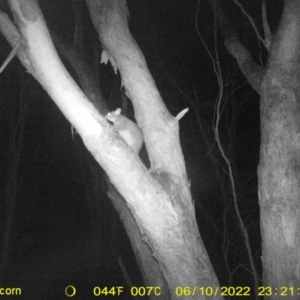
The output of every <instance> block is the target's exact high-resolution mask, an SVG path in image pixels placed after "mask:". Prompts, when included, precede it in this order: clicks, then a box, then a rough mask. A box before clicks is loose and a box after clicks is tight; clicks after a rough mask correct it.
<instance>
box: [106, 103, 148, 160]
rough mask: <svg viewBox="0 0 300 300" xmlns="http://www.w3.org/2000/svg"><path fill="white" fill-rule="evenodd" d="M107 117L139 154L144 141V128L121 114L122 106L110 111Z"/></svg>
mask: <svg viewBox="0 0 300 300" xmlns="http://www.w3.org/2000/svg"><path fill="white" fill-rule="evenodd" d="M105 117H106V119H107V120H108V121H110V122H111V123H112V124H113V126H114V129H115V130H116V131H117V132H118V133H119V134H120V136H121V137H122V138H123V140H124V141H125V142H126V143H127V144H128V145H129V146H130V147H131V148H132V149H133V150H134V151H135V152H136V153H137V154H138V153H139V152H140V150H141V148H142V145H143V142H144V138H143V133H142V130H141V129H140V128H139V127H138V125H137V124H136V123H134V122H133V121H131V120H129V119H128V118H127V117H125V116H123V115H121V109H120V108H118V109H116V110H115V111H112V112H110V113H108V114H107V115H106V116H105Z"/></svg>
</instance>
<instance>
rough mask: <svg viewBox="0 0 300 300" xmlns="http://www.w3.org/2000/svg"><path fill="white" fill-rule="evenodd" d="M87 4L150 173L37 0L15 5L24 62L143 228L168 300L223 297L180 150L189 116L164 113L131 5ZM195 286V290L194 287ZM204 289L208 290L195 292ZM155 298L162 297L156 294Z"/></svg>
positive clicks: (117, 1)
mask: <svg viewBox="0 0 300 300" xmlns="http://www.w3.org/2000/svg"><path fill="white" fill-rule="evenodd" d="M87 3H88V6H89V8H90V11H91V14H92V16H93V22H94V25H95V27H96V29H97V30H98V31H99V36H100V39H101V41H102V44H103V47H104V49H105V52H104V53H103V56H102V58H103V60H105V59H109V60H110V61H111V62H112V63H113V66H114V67H115V69H116V70H117V69H118V70H119V71H120V74H121V78H122V83H123V85H124V86H125V88H126V91H127V94H128V96H129V97H130V99H131V100H132V103H133V106H134V110H135V116H136V119H137V121H138V124H139V126H140V127H141V128H142V130H143V133H144V137H145V144H146V147H147V151H148V154H149V158H150V162H151V169H150V170H148V169H146V167H145V166H144V165H143V163H142V162H141V160H140V159H139V157H138V156H137V155H136V153H134V152H133V151H132V150H131V149H130V148H129V147H128V145H127V144H126V143H125V142H124V141H123V140H122V138H121V137H120V136H119V134H118V133H117V132H115V131H114V130H113V129H112V127H111V126H110V124H109V123H108V122H107V121H106V119H105V117H104V116H103V115H101V114H99V112H98V111H97V110H96V109H95V107H94V106H93V105H92V104H91V103H90V102H89V100H88V99H87V97H86V96H85V95H84V93H82V91H81V90H80V89H79V87H78V86H77V85H76V83H75V82H74V81H73V80H72V78H71V77H70V75H69V74H68V72H67V71H66V69H65V68H64V66H63V65H62V63H61V61H60V59H59V57H58V55H57V53H56V51H55V48H54V46H53V43H52V41H51V39H50V36H49V33H48V30H47V28H46V25H45V21H44V19H43V16H42V13H41V11H40V8H39V7H38V4H37V1H35V0H26V1H24V0H10V1H9V4H10V8H11V10H12V12H13V14H14V17H15V22H16V23H17V26H18V28H19V30H20V37H21V41H22V43H21V47H20V49H19V51H18V57H19V58H20V60H21V62H22V63H23V65H24V66H25V67H26V68H27V70H28V72H30V73H31V74H32V75H33V76H34V77H35V78H36V79H37V80H38V81H39V82H40V83H41V85H42V86H43V87H44V89H45V90H46V91H47V92H48V94H49V95H50V96H51V98H52V99H53V101H54V102H55V103H56V105H57V106H58V107H59V109H60V110H61V111H62V113H63V114H64V115H65V117H66V118H67V119H68V120H69V122H70V123H71V124H72V125H73V126H74V128H75V129H76V131H77V132H78V134H79V135H80V136H81V137H82V139H83V141H84V143H85V145H86V147H87V149H88V150H89V151H90V152H91V153H92V155H93V156H94V158H95V159H96V161H97V162H98V163H99V164H100V165H101V167H102V168H103V169H104V170H105V171H106V173H107V175H108V176H109V179H110V181H111V182H112V184H114V186H115V187H116V188H117V190H118V191H119V193H120V194H121V195H122V196H123V197H124V199H125V201H126V205H127V206H128V209H129V210H130V213H131V214H132V216H133V219H132V220H134V222H135V225H136V227H137V228H138V231H139V236H135V237H134V238H138V239H139V242H140V243H144V245H145V247H149V249H150V250H151V251H148V252H147V255H148V253H151V256H152V260H145V261H146V262H148V264H150V263H152V262H153V260H155V261H156V262H157V266H158V268H155V270H153V269H152V268H151V266H149V265H148V266H147V263H146V264H145V265H144V266H143V267H144V272H143V273H144V274H145V273H146V272H149V270H151V271H154V272H156V275H157V276H162V278H163V281H162V282H165V287H166V288H167V290H168V294H167V295H165V298H169V299H177V298H178V297H177V295H180V296H181V297H184V296H186V297H188V298H194V299H206V294H205V293H206V292H210V293H211V292H213V293H216V296H214V299H221V297H220V296H219V293H218V291H219V290H217V287H218V280H217V278H216V275H215V274H214V272H213V269H212V266H211V264H210V261H209V258H208V255H207V253H206V250H205V248H204V245H203V243H202V240H201V237H200V234H199V230H198V227H197V223H196V218H195V210H194V206H193V201H192V198H191V194H190V189H189V182H188V178H187V174H186V169H185V162H184V159H183V155H182V150H181V146H180V141H179V119H180V118H181V117H182V116H183V114H182V113H181V114H179V115H178V116H177V117H176V118H174V117H173V116H172V115H170V113H169V112H168V110H167V109H166V107H165V105H164V103H163V101H162V99H161V97H160V94H159V92H158V91H157V88H156V85H155V83H154V80H153V78H152V77H151V75H150V73H149V71H148V68H147V65H146V62H145V59H144V57H143V55H142V53H141V51H140V49H139V47H138V46H137V44H136V42H135V41H134V39H133V38H132V36H131V34H130V32H129V29H128V23H127V17H128V14H127V13H128V11H127V7H126V2H125V1H124V0H113V1H111V0H110V1H107V0H101V1H96V0H93V1H88V2H87ZM4 22H5V24H6V27H5V26H2V30H3V31H5V36H6V38H7V39H8V40H9V41H10V43H11V44H12V45H15V44H16V43H17V39H18V32H17V30H16V29H15V27H14V25H13V24H12V23H11V21H10V20H8V19H5V21H4ZM100 25H101V26H100ZM128 234H131V232H130V231H129V232H128ZM141 249H142V248H141ZM154 275H155V274H154ZM148 284H151V282H149V283H148ZM191 286H192V287H193V289H189V287H191ZM201 286H202V287H208V288H210V290H209V291H207V290H204V291H203V290H201V289H197V287H201ZM183 287H184V288H183ZM214 288H216V289H214ZM156 292H157V290H156ZM176 292H177V294H176ZM150 296H152V298H156V296H155V295H154V294H153V293H152V294H151V295H150Z"/></svg>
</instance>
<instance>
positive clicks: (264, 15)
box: [262, 0, 272, 51]
mask: <svg viewBox="0 0 300 300" xmlns="http://www.w3.org/2000/svg"><path fill="white" fill-rule="evenodd" d="M262 21H263V28H264V35H265V47H266V48H267V50H268V51H270V46H271V42H272V32H271V30H270V26H269V23H268V18H267V6H266V1H265V0H263V2H262Z"/></svg>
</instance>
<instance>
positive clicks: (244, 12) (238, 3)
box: [233, 0, 267, 48]
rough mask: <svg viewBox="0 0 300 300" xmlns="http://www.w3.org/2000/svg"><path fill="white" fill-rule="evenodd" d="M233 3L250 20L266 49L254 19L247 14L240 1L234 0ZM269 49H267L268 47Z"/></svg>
mask: <svg viewBox="0 0 300 300" xmlns="http://www.w3.org/2000/svg"><path fill="white" fill-rule="evenodd" d="M233 2H234V3H235V4H236V5H238V6H239V8H240V9H241V11H242V13H243V14H244V15H245V16H246V17H247V18H248V20H249V21H250V23H251V25H252V27H253V29H254V31H255V33H256V36H257V38H258V39H259V40H260V41H261V42H262V43H263V45H264V46H265V47H266V44H265V41H264V39H263V38H262V37H261V35H260V34H259V32H258V29H257V27H256V25H255V23H254V20H253V19H252V17H251V16H250V15H249V14H248V13H247V12H246V10H245V9H244V7H243V5H242V4H241V3H240V2H239V1H238V0H233ZM266 48H267V47H266Z"/></svg>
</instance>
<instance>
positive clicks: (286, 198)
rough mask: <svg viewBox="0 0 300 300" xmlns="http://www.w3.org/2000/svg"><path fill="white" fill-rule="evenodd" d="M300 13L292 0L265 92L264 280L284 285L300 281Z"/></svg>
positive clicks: (273, 51)
mask: <svg viewBox="0 0 300 300" xmlns="http://www.w3.org/2000/svg"><path fill="white" fill-rule="evenodd" d="M299 16H300V2H299V1H295V0H291V1H286V3H285V8H284V11H283V15H282V19H281V23H280V25H279V29H278V31H277V33H276V35H275V37H274V41H273V45H272V47H271V53H270V58H269V68H268V70H267V73H266V75H265V78H264V81H263V84H262V90H261V133H262V135H261V151H260V165H259V171H258V175H259V201H260V209H261V231H262V237H263V245H262V263H263V267H264V273H263V281H264V285H269V286H273V287H278V288H280V287H284V286H287V287H289V286H294V287H297V286H298V284H299V280H300V231H299V229H300V218H299V217H300V118H299V115H300V98H299V97H300V86H299V82H300V78H299V74H300V73H299V71H300V69H299V56H300V48H299V42H300V18H299ZM279 297H280V296H278V298H279ZM274 299H276V298H274Z"/></svg>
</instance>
